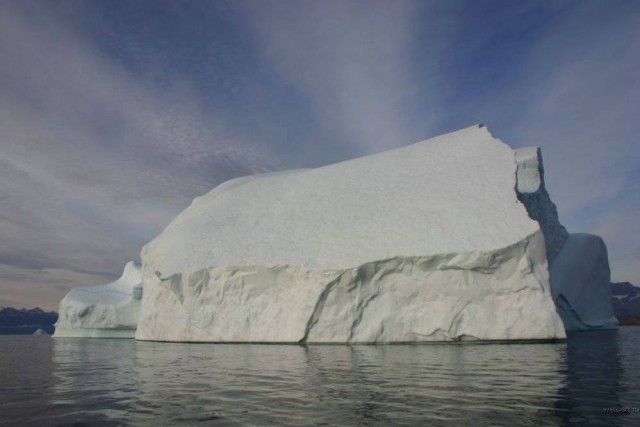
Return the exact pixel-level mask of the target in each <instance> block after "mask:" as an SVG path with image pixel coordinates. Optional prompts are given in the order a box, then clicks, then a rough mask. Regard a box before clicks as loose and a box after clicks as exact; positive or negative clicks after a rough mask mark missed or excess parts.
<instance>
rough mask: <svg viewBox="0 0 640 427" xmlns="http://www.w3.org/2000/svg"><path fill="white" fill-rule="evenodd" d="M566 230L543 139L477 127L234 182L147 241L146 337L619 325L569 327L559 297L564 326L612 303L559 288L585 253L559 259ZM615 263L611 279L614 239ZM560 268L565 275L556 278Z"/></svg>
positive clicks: (553, 334) (405, 335)
mask: <svg viewBox="0 0 640 427" xmlns="http://www.w3.org/2000/svg"><path fill="white" fill-rule="evenodd" d="M569 239H570V235H569V233H568V232H567V231H566V230H565V228H564V227H563V226H562V225H561V224H560V222H559V221H558V216H557V211H556V208H555V205H554V204H553V203H552V202H551V200H550V197H549V195H548V193H547V191H546V189H545V187H544V171H543V167H542V158H541V155H540V151H539V149H536V148H526V149H519V150H513V149H511V148H510V147H509V146H507V145H506V144H504V143H502V142H501V141H499V140H497V139H495V138H494V137H493V136H492V135H491V134H490V133H489V132H488V131H487V129H486V128H485V127H483V126H481V125H480V126H473V127H470V128H467V129H462V130H460V131H457V132H453V133H450V134H447V135H443V136H440V137H436V138H432V139H430V140H427V141H423V142H420V143H417V144H413V145H408V146H405V147H402V148H398V149H395V150H390V151H386V152H382V153H378V154H375V155H371V156H367V157H362V158H357V159H353V160H349V161H345V162H340V163H336V164H332V165H328V166H324V167H320V168H315V169H302V170H293V171H286V172H277V173H269V174H261V175H254V176H249V177H243V178H238V179H234V180H231V181H228V182H226V183H223V184H221V185H220V186H218V187H216V188H215V189H213V190H212V191H211V192H209V193H208V194H206V195H204V196H202V197H199V198H196V199H195V200H194V201H193V203H192V204H191V206H189V207H188V208H187V209H186V210H185V211H183V212H182V213H181V214H180V215H179V216H178V217H176V218H175V219H174V220H173V221H172V222H171V223H170V224H169V225H168V226H167V228H166V229H165V230H164V231H163V232H162V233H161V234H160V235H159V236H158V237H156V238H155V239H154V240H153V241H152V242H150V243H148V244H147V245H145V247H144V248H143V250H142V254H141V258H142V281H143V290H144V292H143V295H142V301H141V305H140V307H139V311H138V314H137V316H138V317H137V330H136V333H135V337H136V338H137V339H140V340H151V341H177V342H264V343H273V342H279V343H282V342H284V343H406V342H438V341H455V342H460V341H478V340H482V341H485V340H486V341H492V340H499V341H502V340H553V339H561V338H564V337H565V336H566V335H565V328H566V329H572V328H576V325H577V327H578V328H579V327H580V325H589V328H598V327H600V326H607V327H610V326H611V324H610V323H608V324H607V325H598V320H597V319H580V321H572V322H565V323H564V324H563V319H562V318H561V317H560V315H559V314H558V307H557V306H556V304H555V302H556V301H558V300H559V298H560V296H562V299H561V300H562V301H563V304H566V305H568V309H567V307H564V308H563V310H564V311H563V318H564V319H565V321H566V319H567V317H566V316H565V315H566V314H567V313H568V315H569V316H570V317H571V316H578V317H579V316H583V317H584V316H585V315H587V316H589V315H590V314H591V313H598V315H599V316H600V314H601V313H606V310H607V309H610V307H608V308H607V307H604V306H603V307H601V308H602V310H595V311H594V310H582V309H580V307H579V306H584V305H585V304H587V305H603V304H610V302H609V300H608V299H607V300H606V301H605V300H602V299H601V297H600V296H598V297H597V299H596V298H593V299H590V298H589V295H590V293H591V290H592V289H591V288H594V287H599V286H600V281H599V280H591V281H589V283H587V284H586V285H581V286H582V289H583V291H582V292H581V294H580V298H575V297H574V295H575V293H572V292H566V291H562V292H555V293H554V292H552V291H553V289H554V286H556V285H557V286H556V287H557V289H565V290H566V289H572V288H573V287H574V286H575V285H577V284H575V283H570V282H571V281H575V280H579V279H578V278H579V275H576V274H572V273H571V271H570V270H571V269H572V268H578V267H579V266H577V267H575V266H573V265H575V263H574V264H572V265H568V264H567V266H566V267H565V268H564V269H562V268H560V269H559V268H557V267H558V265H559V264H558V262H561V260H562V259H571V257H567V256H563V255H562V249H563V247H564V245H565V242H567V241H568V240H569ZM601 255H602V254H600V255H598V259H599V260H602V256H601ZM604 260H605V261H604V263H605V264H606V269H607V271H606V272H605V273H606V275H608V274H609V273H608V262H607V261H606V248H605V254H604ZM549 265H551V266H552V268H551V269H550V268H549ZM600 265H602V263H600ZM554 268H555V269H554ZM550 270H551V278H550V277H549V271H550ZM554 271H562V272H563V274H562V275H558V276H557V280H555V279H554ZM605 273H603V274H600V276H598V277H604V274H605ZM607 291H608V286H607ZM600 293H601V292H600V291H598V292H594V295H596V294H597V295H600ZM554 297H556V299H555V300H554ZM573 305H575V307H574V306H573ZM600 318H601V319H603V318H606V316H605V317H602V316H600Z"/></svg>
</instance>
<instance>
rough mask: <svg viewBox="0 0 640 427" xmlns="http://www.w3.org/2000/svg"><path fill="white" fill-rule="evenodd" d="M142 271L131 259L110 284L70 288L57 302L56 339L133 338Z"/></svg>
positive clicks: (140, 294)
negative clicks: (120, 274)
mask: <svg viewBox="0 0 640 427" xmlns="http://www.w3.org/2000/svg"><path fill="white" fill-rule="evenodd" d="M142 289H143V288H142V270H141V266H140V264H137V263H135V262H133V261H130V262H128V263H127V264H126V266H125V267H124V271H123V272H122V276H121V277H120V278H119V279H118V280H116V281H115V282H113V283H108V284H106V285H99V286H89V287H82V288H75V289H72V290H71V291H70V292H69V293H68V294H67V295H66V296H65V297H64V298H63V299H62V301H61V302H60V309H59V313H60V314H59V317H58V321H57V322H56V324H55V327H56V328H55V333H54V334H53V336H54V337H56V338H71V337H89V338H133V337H134V336H135V332H136V327H137V323H138V313H139V311H140V305H141V300H142Z"/></svg>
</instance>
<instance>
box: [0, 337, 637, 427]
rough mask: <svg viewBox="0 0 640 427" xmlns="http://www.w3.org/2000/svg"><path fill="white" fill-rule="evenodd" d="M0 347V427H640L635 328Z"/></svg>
mask: <svg viewBox="0 0 640 427" xmlns="http://www.w3.org/2000/svg"><path fill="white" fill-rule="evenodd" d="M0 339H1V340H2V343H0V344H2V346H1V347H2V348H3V351H2V352H1V353H0V354H1V356H0V357H1V359H0V362H1V363H0V374H2V375H1V377H2V379H3V380H5V381H3V382H2V384H0V400H1V401H2V402H6V404H3V410H2V413H1V414H0V423H2V422H3V421H6V422H9V423H14V424H21V425H29V424H30V423H31V424H54V425H57V424H70V423H73V422H84V423H86V424H88V425H94V424H100V425H102V424H105V423H107V424H109V423H113V424H123V423H124V424H128V425H131V424H133V425H145V424H150V423H155V424H160V425H172V424H176V423H178V424H179V423H185V424H196V423H197V424H198V425H209V424H212V425H247V424H249V425H255V424H259V425H283V424H288V425H315V424H322V423H325V424H331V425H333V424H342V425H387V424H424V423H425V422H427V423H428V424H429V425H490V424H492V423H496V422H499V423H500V424H501V425H533V423H535V424H536V425H569V424H583V423H585V422H587V423H588V422H589V421H596V422H599V423H600V424H602V423H604V424H605V425H608V424H610V425H638V423H640V414H639V413H638V412H626V413H624V412H620V410H621V409H620V408H633V407H634V406H635V407H637V406H639V405H640V403H639V402H638V400H637V399H638V397H637V396H639V395H640V387H639V382H640V358H639V357H638V356H639V354H638V353H639V351H640V328H633V327H629V328H621V329H620V330H618V331H603V332H583V333H577V334H574V335H572V336H571V337H570V338H569V340H568V341H567V342H566V343H559V344H508V345H495V344H492V345H406V346H405V345H399V346H321V345H320V346H309V347H302V346H295V345H289V346H286V345H243V344H240V345H215V344H178V343H153V342H136V341H134V340H90V339H60V340H50V339H44V340H43V339H40V341H37V342H36V338H34V337H0ZM34 343H36V344H37V346H39V347H40V348H38V349H33V348H31V349H30V350H29V346H31V347H33V346H34ZM20 349H22V350H20ZM35 350H38V351H35ZM20 351H21V353H20ZM12 354H13V355H14V356H12ZM15 354H21V356H15ZM35 358H39V360H35ZM20 364H22V365H20ZM25 364H27V365H28V366H33V367H32V368H31V372H29V370H27V369H24V366H25ZM12 365H13V366H12ZM18 367H21V368H23V369H18ZM604 408H616V409H614V410H611V411H610V412H607V411H606V410H605V409H604ZM614 411H618V412H614Z"/></svg>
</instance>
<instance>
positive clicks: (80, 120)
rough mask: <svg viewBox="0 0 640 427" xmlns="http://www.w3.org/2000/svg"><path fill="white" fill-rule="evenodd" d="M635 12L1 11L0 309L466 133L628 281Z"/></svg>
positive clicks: (5, 7) (604, 6) (332, 6)
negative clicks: (245, 199) (297, 172)
mask: <svg viewBox="0 0 640 427" xmlns="http://www.w3.org/2000/svg"><path fill="white" fill-rule="evenodd" d="M638 76H640V2H638V1H634V0H630V1H621V0H608V1H590V0H581V1H570V0H563V1H554V0H549V1H530V2H529V1H518V2H514V1H493V0H492V1H489V0H479V1H478V0H464V1H461V0H454V1H415V2H414V1H345V0H341V1H337V0H335V1H310V0H306V1H285V0H279V1H269V0H265V1H210V2H207V1H197V0H193V1H158V0H153V1H151V0H149V1H135V2H128V1H97V0H96V1H76V0H58V1H48V0H37V1H31V0H16V1H9V0H0V242H1V243H0V306H14V307H35V306H40V307H42V308H46V309H56V308H57V305H58V302H59V300H60V299H61V298H62V297H63V296H64V294H65V293H66V292H67V291H68V290H69V289H71V288H73V287H77V286H83V285H95V284H102V283H106V282H109V281H112V280H114V279H116V278H117V277H118V276H119V274H120V273H121V271H122V268H123V266H124V264H125V263H126V262H127V261H128V260H131V259H139V253H140V249H141V247H142V246H143V245H144V244H145V243H147V242H148V241H150V240H151V239H153V238H154V237H155V236H156V235H158V234H159V233H160V232H161V231H162V230H163V229H164V227H165V226H166V225H167V224H168V223H169V222H170V221H171V219H173V217H175V216H176V215H177V214H178V213H180V212H181V211H182V210H183V209H184V208H186V207H187V206H188V205H189V204H190V203H191V200H192V199H193V198H194V197H196V196H199V195H202V194H204V193H206V192H208V191H209V190H211V189H212V188H213V187H215V186H216V185H218V184H220V183H221V182H223V181H225V180H228V179H230V178H233V177H237V176H242V175H247V174H253V173H260V172H266V171H273V170H281V169H290V168H299V167H316V166H321V165H325V164H328V163H332V162H336V161H341V160H346V159H350V158H354V157H358V156H362V155H367V154H372V153H376V152H380V151H383V150H387V149H392V148H396V147H400V146H403V145H408V144H411V143H415V142H418V141H421V140H424V139H427V138H430V137H433V136H437V135H439V134H443V133H447V132H451V131H454V130H457V129H460V128H463V127H468V126H471V125H473V124H477V123H484V124H485V125H487V126H488V128H489V129H490V131H491V132H492V133H493V135H494V136H496V137H498V138H500V139H501V140H503V141H504V142H506V143H508V144H509V145H510V146H512V147H514V148H517V147H524V146H540V147H542V153H543V158H544V164H545V178H546V184H547V189H548V191H549V193H550V195H551V198H552V199H553V200H554V202H555V203H556V204H557V206H558V211H559V214H560V220H561V222H562V223H563V224H564V225H565V226H566V227H567V228H568V229H569V231H570V232H588V233H593V234H598V235H601V236H602V237H603V238H604V239H605V242H606V244H607V246H608V250H609V259H610V264H611V268H612V278H613V280H614V281H627V280H628V281H631V282H632V283H635V284H638V285H640V237H639V236H640V221H639V220H638V219H639V218H640V166H639V165H640V141H639V140H638V135H639V134H640V107H639V103H640V81H639V77H638Z"/></svg>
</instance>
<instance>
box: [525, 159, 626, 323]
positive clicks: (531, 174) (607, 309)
mask: <svg viewBox="0 0 640 427" xmlns="http://www.w3.org/2000/svg"><path fill="white" fill-rule="evenodd" d="M515 156H516V163H517V170H516V181H517V185H516V192H517V194H518V200H520V201H521V202H522V203H523V204H524V205H525V207H526V208H527V212H528V213H529V216H530V217H531V218H532V219H535V220H536V221H538V223H539V224H540V228H541V230H542V233H543V235H544V239H545V244H546V251H547V260H548V262H549V265H550V269H549V270H550V283H551V290H552V293H553V298H554V301H555V302H556V306H557V309H558V313H559V314H560V316H561V317H562V320H563V322H564V326H565V328H566V329H567V330H587V329H609V328H615V327H616V325H617V321H616V319H615V317H614V316H613V308H612V306H611V289H610V280H609V278H610V270H609V260H608V255H607V248H606V246H605V244H604V241H603V240H602V239H601V238H600V237H598V236H592V235H587V234H569V233H568V232H567V230H566V229H565V228H564V227H563V226H562V224H560V221H559V220H558V211H557V209H556V206H555V205H554V204H553V202H552V201H551V198H550V197H549V194H548V193H547V190H546V188H545V183H544V167H543V164H542V156H541V153H540V149H539V148H537V147H527V148H520V149H517V150H516V151H515Z"/></svg>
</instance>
